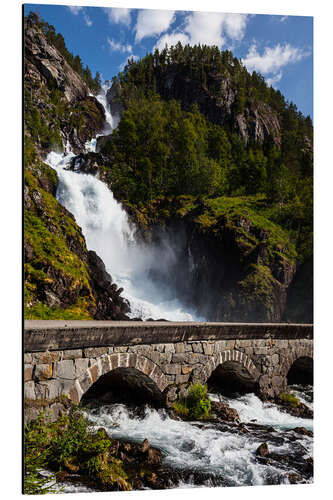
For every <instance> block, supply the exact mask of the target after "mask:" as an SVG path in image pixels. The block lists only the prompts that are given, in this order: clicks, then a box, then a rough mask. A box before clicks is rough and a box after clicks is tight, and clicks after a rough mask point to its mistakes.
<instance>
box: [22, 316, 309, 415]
mask: <svg viewBox="0 0 333 500" xmlns="http://www.w3.org/2000/svg"><path fill="white" fill-rule="evenodd" d="M36 323H37V327H36V329H35V330H34V329H33V328H32V326H33V325H31V323H30V324H29V325H28V327H29V328H28V329H27V330H26V332H25V335H26V338H27V339H28V341H27V342H26V344H25V351H26V352H25V366H24V381H25V397H26V398H27V399H29V400H38V399H43V400H53V399H54V398H57V397H59V396H61V395H67V396H68V397H69V398H70V400H71V401H72V402H73V403H79V402H80V400H81V398H82V396H83V395H84V394H85V393H86V392H87V391H88V389H90V387H91V386H92V385H93V384H94V383H95V382H96V381H97V380H98V379H99V378H100V377H101V376H102V375H105V374H107V373H109V372H112V371H113V370H118V372H119V373H120V372H121V369H126V370H124V372H125V371H126V373H127V374H128V373H131V374H132V378H131V379H132V380H133V381H134V382H133V383H135V380H138V381H139V379H140V374H141V375H143V376H146V377H148V378H149V380H151V381H152V383H153V385H154V387H155V389H156V392H159V394H160V396H161V398H163V399H164V400H165V402H166V404H168V405H170V404H172V403H173V402H174V401H175V400H176V399H177V398H178V396H179V393H180V392H184V390H186V387H187V386H188V384H189V383H191V382H200V383H205V382H207V380H208V379H209V377H210V376H211V375H212V373H213V372H214V370H216V369H217V368H218V367H221V366H223V365H224V366H227V365H225V364H226V363H228V366H236V367H237V366H239V367H241V369H242V372H243V373H244V374H245V375H246V377H247V379H248V380H251V381H252V383H253V384H255V385H256V388H257V392H258V394H259V395H260V396H261V397H263V398H273V397H275V396H276V395H278V394H279V393H281V392H283V391H284V390H285V389H286V386H287V374H288V372H289V370H290V368H291V366H292V365H293V363H294V362H295V361H296V360H297V359H299V358H313V340H312V325H296V327H295V328H294V329H293V328H292V327H293V325H290V324H286V325H285V328H283V325H278V328H275V329H274V325H268V326H267V325H266V327H265V325H262V326H261V327H260V326H259V327H258V325H257V326H256V327H255V328H253V327H252V328H251V326H248V325H238V326H233V327H231V328H230V324H229V325H228V324H226V326H225V329H224V328H223V324H218V323H217V324H215V328H214V326H212V325H213V324H209V325H208V327H207V324H203V325H202V329H201V336H202V339H200V328H198V326H197V325H198V324H196V326H195V328H194V329H193V324H187V328H188V330H189V331H188V332H187V331H186V324H176V326H175V330H176V331H173V332H172V329H171V324H170V323H164V324H161V323H159V324H158V325H156V324H154V323H152V327H151V330H150V329H149V325H148V324H145V323H144V324H142V326H141V325H139V326H138V327H137V328H135V325H134V324H133V323H132V324H128V323H126V324H125V325H124V324H121V326H120V329H121V331H122V332H123V333H124V332H125V333H124V335H123V343H122V344H121V342H120V336H119V331H117V324H116V325H115V326H114V327H112V328H113V330H112V328H111V327H110V325H108V326H105V329H104V330H103V328H98V327H97V328H95V329H94V327H93V324H91V326H90V327H89V328H88V327H87V325H82V329H83V330H84V331H85V332H87V329H88V333H87V334H86V339H88V340H86V341H84V340H83V341H82V339H84V335H83V332H82V331H81V332H80V328H79V326H78V325H75V329H76V330H78V331H79V334H78V336H79V337H80V338H81V347H79V346H78V338H77V337H76V335H75V334H74V333H73V325H70V327H69V328H68V329H67V330H66V328H63V327H62V326H61V325H57V326H55V325H54V324H53V325H50V327H49V328H46V329H45V328H44V329H42V328H41V325H38V322H36ZM50 323H52V322H50ZM101 323H103V322H101ZM99 325H100V323H99ZM199 325H200V324H199ZM302 327H303V328H302ZM164 329H166V330H167V331H168V332H169V333H170V335H169V339H170V340H171V341H169V342H156V341H155V340H157V338H156V337H154V342H150V340H151V337H152V331H154V333H156V331H158V330H159V331H160V332H161V331H162V332H163V330H164ZM246 329H247V331H248V335H247V337H248V338H245V337H246ZM236 331H238V332H239V335H238V338H235V336H236V335H235V332H236ZM267 332H271V334H270V335H268V334H267ZM283 332H284V337H285V338H282V337H283ZM57 333H58V337H57ZM302 333H303V335H302ZM161 336H162V337H163V338H164V339H165V338H166V334H165V332H163V334H162V335H161ZM191 336H192V337H195V338H194V339H193V340H190V339H189V337H191ZM73 337H75V338H73ZM181 337H182V338H183V340H181ZM205 337H208V339H207V338H205ZM221 337H222V338H223V337H224V338H223V339H221ZM228 337H231V338H228ZM256 337H257V338H256ZM302 337H304V338H302ZM65 338H67V339H68V341H67V344H65V342H64V339H65ZM97 338H98V339H99V345H97V344H98V342H97ZM106 339H107V342H106ZM133 339H134V340H135V342H133ZM46 344H47V345H48V348H47V349H45V345H46ZM58 344H60V345H61V347H62V348H61V349H58V348H56V346H57V345H58ZM91 344H93V346H91ZM103 344H105V345H103ZM133 344H134V345H133ZM66 345H67V346H68V348H67V349H66V348H65V347H66ZM29 347H30V351H29ZM36 351H39V352H36Z"/></svg>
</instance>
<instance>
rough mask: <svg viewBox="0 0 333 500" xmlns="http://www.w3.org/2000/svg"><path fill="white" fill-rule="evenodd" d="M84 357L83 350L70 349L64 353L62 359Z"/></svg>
mask: <svg viewBox="0 0 333 500" xmlns="http://www.w3.org/2000/svg"><path fill="white" fill-rule="evenodd" d="M82 357H83V353H82V349H68V350H67V351H63V357H62V359H78V358H82Z"/></svg>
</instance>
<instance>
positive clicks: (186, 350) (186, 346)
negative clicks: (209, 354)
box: [185, 342, 193, 352]
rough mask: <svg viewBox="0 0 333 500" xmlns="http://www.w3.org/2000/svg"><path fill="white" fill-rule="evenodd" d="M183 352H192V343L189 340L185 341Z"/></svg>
mask: <svg viewBox="0 0 333 500" xmlns="http://www.w3.org/2000/svg"><path fill="white" fill-rule="evenodd" d="M185 352H193V349H192V344H191V343H190V342H186V344H185Z"/></svg>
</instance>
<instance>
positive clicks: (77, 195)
mask: <svg viewBox="0 0 333 500" xmlns="http://www.w3.org/2000/svg"><path fill="white" fill-rule="evenodd" d="M97 99H98V100H99V102H100V103H101V104H102V105H103V106H104V107H105V109H106V126H105V131H108V132H109V133H110V132H111V131H112V128H113V118H112V116H111V113H110V111H109V110H108V108H107V102H106V96H105V90H104V92H103V93H102V94H101V95H99V96H98V97H97ZM95 147H96V138H94V139H93V140H92V141H90V143H88V144H86V151H95ZM74 156H75V155H74V154H73V153H72V152H71V151H70V148H69V147H68V146H67V147H66V153H65V154H64V155H62V154H59V153H56V152H51V153H50V154H49V155H48V156H47V159H46V163H48V164H49V165H50V166H51V167H52V168H54V169H55V170H56V172H57V175H58V188H57V194H56V197H57V200H58V201H59V202H60V203H61V204H62V205H63V206H64V207H66V208H67V209H68V210H69V211H70V212H71V213H72V214H73V215H74V217H75V220H76V222H77V223H78V225H79V226H80V227H81V229H82V232H83V234H84V236H85V238H86V242H87V247H88V249H89V250H94V251H95V252H96V253H97V254H98V255H99V256H100V257H101V258H102V260H103V261H104V264H105V266H106V269H107V271H108V272H109V273H110V274H111V276H112V278H113V280H114V281H115V282H116V283H117V285H118V286H121V287H123V288H124V292H123V296H124V297H125V298H127V299H128V300H129V302H130V306H131V314H130V315H131V317H133V318H134V317H140V318H142V319H148V318H152V319H168V320H174V321H194V320H199V319H202V318H197V317H195V316H194V315H193V314H192V313H191V312H190V311H186V310H185V309H184V307H183V306H182V304H181V303H180V302H179V301H178V300H177V298H176V293H175V291H174V290H172V289H170V288H168V287H167V286H166V285H164V286H162V285H157V284H156V283H154V281H153V280H152V279H151V278H150V274H151V271H152V270H161V269H162V268H163V270H164V271H167V270H168V269H169V268H170V266H171V264H172V263H173V262H175V259H176V256H175V252H174V250H173V248H172V246H171V245H170V243H169V242H167V241H165V242H164V243H163V244H161V245H160V246H159V247H156V246H148V245H146V244H143V243H139V242H137V241H136V240H135V238H134V233H133V229H132V228H131V226H130V223H129V220H128V217H127V214H126V212H125V210H124V209H123V208H122V206H121V205H120V204H119V203H118V202H117V201H116V200H115V198H114V196H113V193H112V191H111V190H110V189H109V188H108V187H107V185H106V184H104V183H103V182H102V181H100V180H99V179H98V178H97V177H94V176H93V175H90V174H83V173H79V169H80V165H79V163H78V162H76V163H75V171H74V172H73V171H70V170H68V165H69V163H70V161H71V160H72V158H73V157H74Z"/></svg>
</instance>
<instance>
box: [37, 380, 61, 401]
mask: <svg viewBox="0 0 333 500" xmlns="http://www.w3.org/2000/svg"><path fill="white" fill-rule="evenodd" d="M35 391H36V399H46V400H47V401H49V400H50V399H54V398H56V397H58V396H60V395H61V394H63V386H62V384H61V382H60V381H59V380H48V381H46V382H39V383H38V384H36V385H35Z"/></svg>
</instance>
